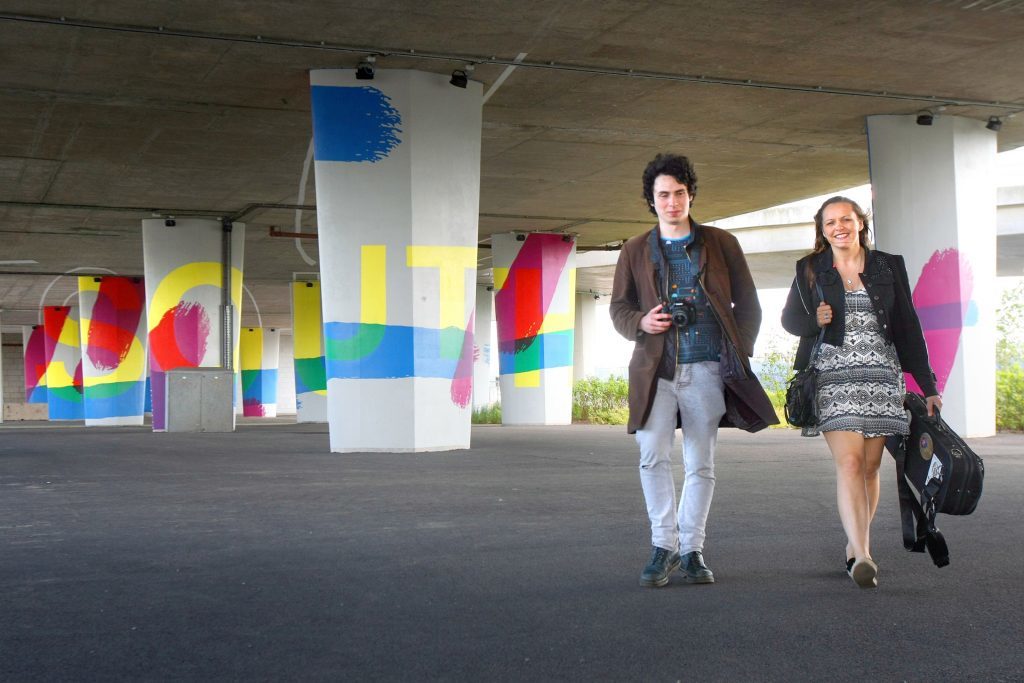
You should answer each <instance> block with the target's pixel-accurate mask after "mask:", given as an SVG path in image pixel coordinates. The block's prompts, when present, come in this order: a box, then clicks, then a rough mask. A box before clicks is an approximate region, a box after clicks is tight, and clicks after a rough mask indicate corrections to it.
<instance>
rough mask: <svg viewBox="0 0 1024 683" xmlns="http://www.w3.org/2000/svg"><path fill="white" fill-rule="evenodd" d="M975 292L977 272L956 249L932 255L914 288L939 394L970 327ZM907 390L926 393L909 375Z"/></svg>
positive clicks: (915, 304) (915, 301) (915, 305)
mask: <svg viewBox="0 0 1024 683" xmlns="http://www.w3.org/2000/svg"><path fill="white" fill-rule="evenodd" d="M973 292H974V271H973V270H972V268H971V264H970V262H969V261H968V260H967V257H966V256H964V255H963V254H961V253H960V252H959V251H957V250H956V249H945V250H943V251H936V252H935V253H934V254H932V257H931V258H930V259H928V262H927V263H926V264H925V265H924V268H922V269H921V276H920V277H919V278H918V279H917V284H916V285H915V286H914V295H913V298H914V308H916V309H917V315H918V317H919V318H920V319H921V328H922V330H923V331H924V339H925V342H927V344H928V357H929V360H930V361H931V365H932V370H934V371H935V384H936V386H937V387H938V390H939V393H942V390H943V389H944V388H945V386H946V381H947V380H948V379H949V375H950V373H951V372H952V371H953V361H954V360H956V351H957V349H958V348H959V346H960V334H961V333H962V332H963V328H964V325H965V324H969V322H968V320H967V318H968V309H969V307H970V303H971V294H972V293H973ZM907 389H908V390H910V391H916V392H918V393H923V392H922V391H921V387H920V386H919V385H918V384H917V382H916V381H914V378H913V377H911V376H910V375H909V374H908V375H907Z"/></svg>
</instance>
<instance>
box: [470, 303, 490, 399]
mask: <svg viewBox="0 0 1024 683" xmlns="http://www.w3.org/2000/svg"><path fill="white" fill-rule="evenodd" d="M491 290H492V288H490V287H482V286H478V287H477V288H476V318H475V320H474V321H473V322H474V324H475V327H476V333H475V334H474V338H475V342H474V344H473V408H474V410H480V409H482V408H486V407H488V406H490V405H491V404H492V403H494V402H495V401H494V398H493V397H492V396H491V380H492V379H493V377H492V376H491V352H492V349H491V315H492V314H491V311H492V310H493V303H494V302H493V299H494V295H493V294H492V293H491Z"/></svg>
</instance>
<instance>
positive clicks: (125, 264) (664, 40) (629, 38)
mask: <svg viewBox="0 0 1024 683" xmlns="http://www.w3.org/2000/svg"><path fill="white" fill-rule="evenodd" d="M4 5H5V7H4V9H3V11H2V13H0V261H10V260H20V259H32V260H36V261H38V262H39V263H38V265H16V264H15V265H0V308H2V309H4V312H3V314H2V316H3V318H2V319H3V322H4V323H5V324H24V323H31V322H35V320H36V317H37V315H36V313H35V312H34V311H35V310H36V309H37V308H38V306H39V303H40V299H41V297H42V295H43V292H44V290H45V289H46V287H47V286H48V285H50V284H51V283H52V282H53V281H54V278H55V275H56V274H60V273H64V272H66V271H68V270H71V269H73V268H102V269H109V270H113V271H117V272H119V273H123V274H141V272H142V244H141V236H140V220H141V219H142V218H147V217H150V216H151V215H153V214H154V213H155V214H158V215H159V214H164V215H178V216H186V215H204V216H211V217H216V216H236V217H240V219H241V220H243V221H244V222H245V223H246V224H247V226H248V229H247V237H246V250H245V256H246V262H245V276H246V283H247V285H248V287H249V289H250V290H251V291H252V294H253V296H254V298H255V299H256V301H257V303H258V304H259V307H260V310H261V312H262V314H263V320H264V323H265V324H270V325H278V326H285V327H287V326H289V325H290V322H289V319H288V317H289V316H288V310H289V306H288V298H287V287H286V285H285V283H286V282H288V281H289V280H291V279H292V276H293V273H295V272H301V271H315V270H316V266H310V265H308V264H307V263H306V262H305V261H304V260H303V259H302V256H301V255H300V253H299V252H298V251H297V249H296V248H295V245H294V240H292V239H286V238H280V237H271V236H270V235H269V231H270V229H271V228H272V227H276V228H278V229H280V230H285V231H290V230H293V229H294V225H295V221H296V216H295V211H294V210H292V209H280V208H256V209H252V210H248V211H247V210H246V209H247V207H251V206H252V205H261V204H262V205H267V204H270V205H294V204H302V205H314V204H315V203H316V197H315V193H314V191H313V183H312V182H311V181H310V182H309V183H308V187H307V188H306V190H305V192H304V193H301V194H300V179H301V177H302V172H303V166H304V161H305V158H306V153H307V149H308V147H309V141H310V137H311V123H310V105H309V82H308V71H309V70H310V69H319V68H331V67H344V68H352V67H354V66H355V65H356V64H357V63H358V62H359V61H360V59H361V58H362V57H363V56H364V55H366V54H369V53H376V54H379V55H380V56H379V58H378V61H377V66H378V68H382V69H386V68H414V69H421V70H426V71H434V72H439V73H448V72H450V71H451V70H452V69H454V68H460V67H462V66H463V65H464V64H465V63H466V62H475V63H476V68H475V70H474V72H473V75H472V77H473V78H474V79H476V80H479V81H481V82H482V83H483V84H484V90H485V92H487V91H488V90H489V89H491V88H492V87H493V86H495V84H496V82H497V81H498V80H499V77H500V76H501V75H502V74H503V72H504V71H505V70H506V68H507V66H508V65H509V64H511V63H512V62H513V61H514V60H515V59H516V58H517V56H518V55H521V54H523V53H525V55H526V56H525V58H523V59H522V62H521V64H520V65H519V66H518V68H516V69H515V71H514V72H513V73H511V75H510V76H508V78H507V80H504V81H503V82H501V83H500V87H498V88H497V89H496V90H494V92H493V93H492V94H491V97H490V98H489V99H488V100H487V102H486V104H485V106H484V109H483V121H484V123H483V131H482V136H483V149H482V168H481V171H482V179H481V188H480V191H481V202H480V211H481V214H480V238H481V243H482V244H485V245H486V242H487V240H488V236H489V235H491V234H492V233H495V232H503V231H509V230H568V231H570V232H574V233H578V234H579V244H580V245H581V246H582V247H593V246H600V245H607V244H609V243H615V242H617V241H619V240H622V239H624V238H626V237H629V236H631V235H633V234H636V233H637V232H639V231H640V230H642V229H644V228H645V227H646V226H647V225H649V224H650V222H651V217H650V215H649V214H648V213H647V211H646V208H645V206H644V204H643V203H642V201H641V199H640V180H639V178H640V173H641V171H642V169H643V166H644V164H645V163H646V162H647V161H648V160H649V159H650V158H651V157H652V156H653V155H654V154H655V153H657V152H659V151H664V150H673V151H679V152H682V153H685V154H687V155H689V156H690V157H691V158H692V159H693V160H694V162H695V164H696V167H697V172H698V175H699V177H700V184H699V192H698V198H697V200H696V203H695V206H694V215H695V216H696V217H697V218H698V219H699V220H705V221H706V220H712V219H715V218H720V217H724V216H729V215H734V214H738V213H743V212H747V211H753V210H756V209H761V208H765V207H768V206H773V205H776V204H780V203H782V202H787V201H792V200H796V199H800V198H803V197H808V196H813V195H817V194H822V193H825V192H830V191H833V190H837V189H841V188H845V187H849V186H852V185H856V184H860V183H864V182H866V181H867V179H868V177H867V176H868V169H867V149H866V141H865V134H864V117H865V116H867V115H871V114H913V113H915V112H917V111H919V110H921V109H924V108H928V107H930V108H933V109H936V110H937V108H938V107H940V106H944V109H943V110H941V112H940V115H942V114H949V115H957V116H966V117H973V118H977V119H980V120H986V119H988V118H989V117H990V116H1007V115H1008V114H1011V113H1013V112H1016V111H1024V0H891V1H881V0H864V1H862V2H857V3H852V2H848V1H843V2H831V1H821V0H806V1H804V0H788V1H786V2H781V1H779V2H764V1H755V0H707V1H694V0H689V1H686V2H681V1H679V2H675V1H664V0H662V1H660V2H635V1H633V0H629V1H627V0H605V1H602V2H570V1H568V0H543V1H541V0H519V1H517V2H479V1H478V2H472V3H470V2H464V3H460V2H449V1H445V0H437V1H434V2H411V1H409V0H392V1H390V2H375V1H362V2H338V1H335V2H324V3H311V2H299V1H286V0H273V1H272V0H231V1H221V0H204V1H202V2H199V1H194V0H182V1H177V2H159V3H158V2H135V1H131V0H102V1H100V0H67V1H64V2H60V1H45V0H31V1H27V0H26V1H21V2H19V1H16V0H9V1H8V2H5V3H4ZM1021 145H1024V115H1022V116H1018V117H1013V118H1006V119H1005V120H1004V125H1003V127H1002V130H1001V131H1000V132H999V147H1000V150H1006V149H1012V148H1015V147H1018V146H1021ZM242 214H244V215H242ZM301 226H302V229H303V230H305V231H314V230H315V229H316V214H315V212H314V211H305V212H303V213H302V215H301ZM303 246H304V248H305V250H306V252H307V253H308V254H309V255H310V256H311V257H312V258H314V259H315V258H316V256H317V254H316V242H315V241H313V240H305V241H304V242H303ZM488 262H489V253H488V251H487V249H481V266H482V268H486V267H487V265H488ZM755 266H756V264H755ZM605 270H606V271H607V269H605ZM483 272H486V271H483ZM594 284H595V283H589V282H588V280H587V276H586V274H585V273H581V275H580V279H579V286H580V289H582V290H586V289H588V288H590V287H591V286H594ZM73 288H74V282H73V279H72V278H61V279H60V280H59V281H58V282H57V283H56V285H55V286H54V287H53V288H52V289H51V290H50V292H49V294H48V295H47V297H46V301H45V303H47V304H55V303H61V302H62V301H63V300H64V298H66V297H67V296H69V295H70V294H71V292H72V291H73ZM247 304H248V300H247V301H246V305H247ZM244 320H245V324H249V325H251V324H254V323H255V318H254V316H253V315H252V312H251V310H246V311H245V318H244Z"/></svg>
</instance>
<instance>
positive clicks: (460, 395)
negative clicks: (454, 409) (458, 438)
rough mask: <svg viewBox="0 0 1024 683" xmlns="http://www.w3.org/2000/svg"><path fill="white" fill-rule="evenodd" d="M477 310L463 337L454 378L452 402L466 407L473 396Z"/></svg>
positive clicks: (471, 317) (470, 317) (470, 318)
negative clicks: (474, 340) (474, 328)
mask: <svg viewBox="0 0 1024 683" xmlns="http://www.w3.org/2000/svg"><path fill="white" fill-rule="evenodd" d="M475 318H476V312H475V311H474V312H473V313H471V314H470V316H469V323H468V324H467V325H466V333H465V336H464V337H463V338H462V353H460V354H459V362H458V363H457V364H456V365H455V377H453V378H452V388H451V396H452V403H454V404H455V405H457V406H459V407H460V408H465V407H466V406H468V405H469V402H470V400H472V398H473V355H474V351H473V337H474V335H473V327H474V320H475Z"/></svg>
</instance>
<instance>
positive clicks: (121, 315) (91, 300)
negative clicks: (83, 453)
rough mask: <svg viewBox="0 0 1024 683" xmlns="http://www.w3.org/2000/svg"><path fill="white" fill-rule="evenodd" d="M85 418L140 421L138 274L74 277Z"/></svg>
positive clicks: (142, 329)
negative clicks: (130, 276)
mask: <svg viewBox="0 0 1024 683" xmlns="http://www.w3.org/2000/svg"><path fill="white" fill-rule="evenodd" d="M78 305H79V310H80V311H81V324H80V331H81V345H82V386H83V388H84V392H85V393H84V396H85V424H86V426H96V425H141V424H142V418H143V413H144V412H145V404H146V312H145V306H146V288H145V286H144V285H143V283H142V278H137V277H136V278H128V277H110V276H106V277H93V276H85V277H79V278H78Z"/></svg>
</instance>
